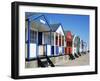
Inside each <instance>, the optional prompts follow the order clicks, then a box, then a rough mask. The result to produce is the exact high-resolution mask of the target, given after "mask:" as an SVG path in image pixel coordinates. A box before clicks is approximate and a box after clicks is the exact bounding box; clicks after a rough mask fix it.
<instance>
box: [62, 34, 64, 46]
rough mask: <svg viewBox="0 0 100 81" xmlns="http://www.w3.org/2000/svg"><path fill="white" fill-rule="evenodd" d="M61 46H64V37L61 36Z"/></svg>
mask: <svg viewBox="0 0 100 81" xmlns="http://www.w3.org/2000/svg"><path fill="white" fill-rule="evenodd" d="M62 46H64V36H62Z"/></svg>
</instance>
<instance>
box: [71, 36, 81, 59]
mask: <svg viewBox="0 0 100 81" xmlns="http://www.w3.org/2000/svg"><path fill="white" fill-rule="evenodd" d="M72 49H73V55H74V56H75V57H79V56H80V53H79V52H80V38H79V36H76V35H74V36H73V44H72Z"/></svg>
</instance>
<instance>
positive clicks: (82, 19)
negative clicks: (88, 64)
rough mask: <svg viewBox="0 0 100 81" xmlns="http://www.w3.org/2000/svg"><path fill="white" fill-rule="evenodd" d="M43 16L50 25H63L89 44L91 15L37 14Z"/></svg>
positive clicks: (66, 29)
mask: <svg viewBox="0 0 100 81" xmlns="http://www.w3.org/2000/svg"><path fill="white" fill-rule="evenodd" d="M35 14H37V15H39V14H42V15H44V16H45V17H46V19H47V21H48V22H49V24H56V23H61V24H62V26H63V29H64V30H65V31H71V32H72V33H73V34H75V35H78V36H79V37H80V38H81V39H82V40H83V41H84V42H86V43H87V45H88V44H89V15H75V14H51V13H35Z"/></svg>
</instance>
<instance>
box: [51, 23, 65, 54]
mask: <svg viewBox="0 0 100 81" xmlns="http://www.w3.org/2000/svg"><path fill="white" fill-rule="evenodd" d="M50 27H51V30H52V32H51V53H52V55H54V56H57V55H64V54H65V46H66V45H65V42H66V41H65V34H64V30H63V26H62V25H61V24H60V23H58V24H51V25H50Z"/></svg>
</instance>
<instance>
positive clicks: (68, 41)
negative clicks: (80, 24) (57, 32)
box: [65, 31, 74, 59]
mask: <svg viewBox="0 0 100 81" xmlns="http://www.w3.org/2000/svg"><path fill="white" fill-rule="evenodd" d="M65 33H66V48H65V54H66V55H69V58H70V59H74V56H73V55H72V42H73V36H72V33H71V31H65Z"/></svg>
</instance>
